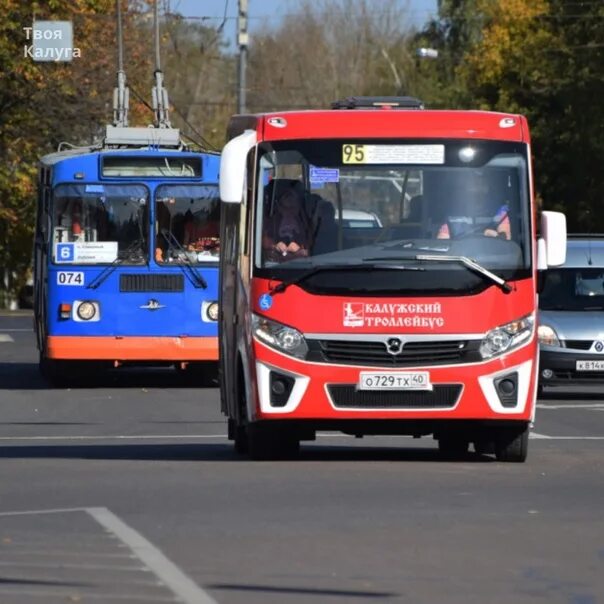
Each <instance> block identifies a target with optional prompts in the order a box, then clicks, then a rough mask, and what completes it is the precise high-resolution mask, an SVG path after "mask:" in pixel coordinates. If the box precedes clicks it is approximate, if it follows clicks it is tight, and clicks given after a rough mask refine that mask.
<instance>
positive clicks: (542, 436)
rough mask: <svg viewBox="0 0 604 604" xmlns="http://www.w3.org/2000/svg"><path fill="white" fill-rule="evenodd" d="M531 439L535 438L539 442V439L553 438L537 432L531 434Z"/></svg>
mask: <svg viewBox="0 0 604 604" xmlns="http://www.w3.org/2000/svg"><path fill="white" fill-rule="evenodd" d="M529 438H535V439H537V440H539V439H543V438H547V439H549V438H551V436H546V435H545V434H538V433H537V432H531V433H530V434H529Z"/></svg>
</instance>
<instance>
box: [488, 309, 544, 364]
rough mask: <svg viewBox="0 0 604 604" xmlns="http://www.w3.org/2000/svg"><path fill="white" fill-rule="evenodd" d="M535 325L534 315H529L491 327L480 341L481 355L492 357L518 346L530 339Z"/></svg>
mask: <svg viewBox="0 0 604 604" xmlns="http://www.w3.org/2000/svg"><path fill="white" fill-rule="evenodd" d="M534 325H535V318H534V317H533V315H527V316H526V317H522V318H521V319H518V320H516V321H511V322H510V323H506V324H505V325H501V326H499V327H496V328H495V329H491V331H489V332H488V333H487V335H486V336H485V337H484V338H483V340H482V342H481V343H480V356H482V358H483V359H490V358H492V357H495V356H498V355H500V354H503V353H505V352H508V351H510V350H513V349H514V348H517V347H518V346H520V345H521V344H523V343H524V342H526V341H528V340H530V338H531V336H532V334H533V328H534Z"/></svg>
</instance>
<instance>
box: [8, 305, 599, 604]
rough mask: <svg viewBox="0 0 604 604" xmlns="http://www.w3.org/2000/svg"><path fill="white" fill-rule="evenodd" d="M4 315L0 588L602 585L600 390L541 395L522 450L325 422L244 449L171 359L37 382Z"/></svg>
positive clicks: (348, 594) (416, 589)
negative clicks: (487, 451)
mask: <svg viewBox="0 0 604 604" xmlns="http://www.w3.org/2000/svg"><path fill="white" fill-rule="evenodd" d="M30 328H31V317H27V316H15V315H10V316H7V315H5V316H0V603H1V604H13V603H15V604H16V603H18V604H29V603H32V604H37V603H44V604H54V603H55V602H56V603H65V602H95V603H97V602H108V603H111V604H113V603H127V604H131V603H136V602H144V603H147V602H148V603H154V602H187V603H188V604H191V603H204V602H212V601H214V602H220V603H232V604H238V603H246V604H247V603H267V604H273V603H275V604H277V603H279V604H280V603H283V602H288V603H289V602H293V603H308V602H321V603H323V602H326V603H331V602H333V603H334V604H338V603H341V602H359V603H360V602H381V601H384V602H405V603H413V604H415V603H418V604H424V603H425V604H435V603H441V602H444V603H453V604H457V603H460V604H461V603H464V604H467V603H473V602H477V603H481V604H484V603H489V604H491V603H492V604H509V603H510V602H514V603H516V602H520V603H524V602H530V603H533V602H534V603H540V604H541V603H548V604H549V603H558V602H560V603H562V602H564V603H571V604H594V603H596V602H604V480H603V478H604V463H603V459H602V454H603V452H604V396H601V395H600V394H599V393H598V391H597V390H594V389H591V390H590V391H587V390H579V391H576V390H575V391H574V392H573V391H570V390H568V389H564V390H558V391H555V392H553V393H552V394H551V395H550V396H549V397H548V398H547V399H545V400H542V401H540V402H539V410H538V414H537V423H536V425H535V430H534V434H533V438H532V440H531V443H530V451H529V460H528V462H527V463H526V464H500V463H497V462H495V461H492V460H489V458H486V457H483V458H481V457H478V456H477V457H475V458H470V459H468V460H467V461H463V462H443V461H440V460H439V459H438V456H437V454H436V448H435V444H434V443H433V442H432V441H430V440H426V441H424V440H421V441H417V440H412V439H409V438H377V437H376V438H365V439H363V440H354V439H352V438H349V437H338V436H322V437H321V438H319V439H318V440H317V442H316V443H313V444H306V445H304V446H303V449H302V455H301V458H300V460H297V461H293V462H275V463H270V462H266V463H252V462H249V461H245V460H240V459H238V458H237V457H235V455H234V454H233V452H232V450H231V447H230V445H229V443H228V442H227V440H226V438H225V432H226V426H225V422H224V421H223V419H222V417H221V415H220V413H219V411H218V392H217V391H216V390H215V389H201V388H190V387H186V386H183V385H182V384H181V383H180V382H179V379H178V377H177V376H175V375H174V374H172V373H171V372H167V371H162V372H152V371H149V370H140V371H123V372H121V373H119V372H118V373H116V374H114V375H107V376H106V379H105V380H104V383H103V381H102V380H101V383H103V385H102V386H96V387H90V388H79V389H72V390H52V389H48V388H47V387H46V385H45V384H44V382H43V381H42V380H41V379H40V377H39V376H38V373H37V365H36V360H37V356H36V351H35V346H34V340H33V335H32V333H31V330H30Z"/></svg>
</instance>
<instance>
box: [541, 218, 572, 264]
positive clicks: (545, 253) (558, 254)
mask: <svg viewBox="0 0 604 604" xmlns="http://www.w3.org/2000/svg"><path fill="white" fill-rule="evenodd" d="M565 262H566V216H565V215H564V214H562V213H561V212H542V213H541V237H540V238H539V239H538V241H537V269H538V270H545V269H547V268H548V267H550V266H562V265H563V264H564V263H565Z"/></svg>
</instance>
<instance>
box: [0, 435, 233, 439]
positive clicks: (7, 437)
mask: <svg viewBox="0 0 604 604" xmlns="http://www.w3.org/2000/svg"><path fill="white" fill-rule="evenodd" d="M226 437H227V435H226V434H139V435H133V436H129V435H127V434H112V435H104V436H0V440H153V439H157V440H171V439H176V440H187V439H193V440H195V439H200V438H201V439H203V438H226Z"/></svg>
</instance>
